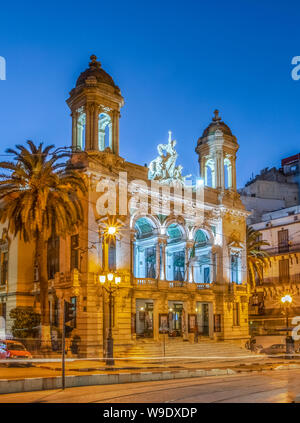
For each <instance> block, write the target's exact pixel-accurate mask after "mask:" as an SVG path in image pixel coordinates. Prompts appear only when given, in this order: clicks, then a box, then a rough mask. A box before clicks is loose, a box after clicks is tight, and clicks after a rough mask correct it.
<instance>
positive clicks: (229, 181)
mask: <svg viewBox="0 0 300 423" xmlns="http://www.w3.org/2000/svg"><path fill="white" fill-rule="evenodd" d="M238 148H239V145H238V143H237V139H236V137H235V136H234V135H233V134H232V132H231V130H230V128H229V127H228V126H227V125H226V124H225V123H224V122H222V119H221V117H220V116H219V111H218V110H215V111H214V117H213V118H212V122H211V123H210V124H209V125H208V127H207V128H206V129H205V130H204V132H203V134H202V136H201V137H200V138H199V139H198V142H197V147H196V150H195V151H196V153H197V154H198V155H199V159H198V161H199V164H200V175H201V177H202V178H203V179H204V184H205V185H206V186H210V187H211V188H217V189H219V190H224V189H230V190H233V191H236V163H235V162H236V152H237V150H238Z"/></svg>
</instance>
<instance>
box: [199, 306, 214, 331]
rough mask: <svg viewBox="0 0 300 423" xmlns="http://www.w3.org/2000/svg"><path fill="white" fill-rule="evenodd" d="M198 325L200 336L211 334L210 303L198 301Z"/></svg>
mask: <svg viewBox="0 0 300 423" xmlns="http://www.w3.org/2000/svg"><path fill="white" fill-rule="evenodd" d="M196 313H197V326H198V333H199V335H200V336H210V320H211V319H210V304H209V303H201V302H198V303H197V308H196Z"/></svg>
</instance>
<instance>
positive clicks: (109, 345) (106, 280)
mask: <svg viewBox="0 0 300 423" xmlns="http://www.w3.org/2000/svg"><path fill="white" fill-rule="evenodd" d="M99 282H100V283H101V284H102V286H103V288H104V289H105V291H106V292H107V293H108V295H109V327H108V336H107V338H106V365H108V366H113V365H114V364H115V362H114V340H113V337H112V298H113V294H114V292H115V291H116V290H117V289H118V288H119V284H120V283H121V277H120V276H117V275H115V274H114V273H111V272H109V273H107V274H106V275H100V276H99Z"/></svg>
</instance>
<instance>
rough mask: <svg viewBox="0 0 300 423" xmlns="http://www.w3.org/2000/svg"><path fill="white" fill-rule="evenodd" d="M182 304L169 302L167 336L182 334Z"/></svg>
mask: <svg viewBox="0 0 300 423" xmlns="http://www.w3.org/2000/svg"><path fill="white" fill-rule="evenodd" d="M182 316H183V304H182V303H176V302H172V301H170V302H169V336H170V337H177V336H182Z"/></svg>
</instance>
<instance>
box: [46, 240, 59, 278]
mask: <svg viewBox="0 0 300 423" xmlns="http://www.w3.org/2000/svg"><path fill="white" fill-rule="evenodd" d="M47 266H48V278H49V279H53V278H54V275H55V273H57V272H59V237H52V238H50V239H49V240H48V251H47Z"/></svg>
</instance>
